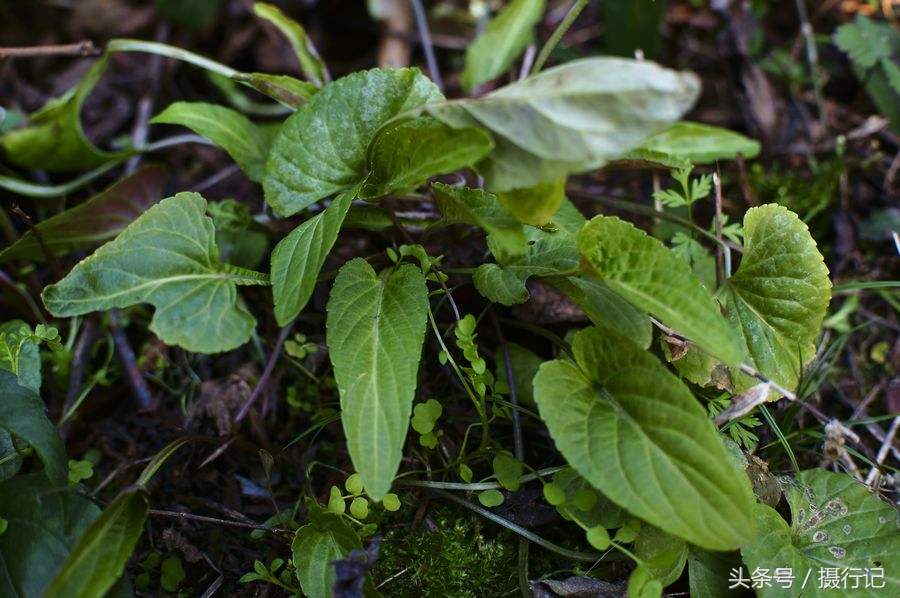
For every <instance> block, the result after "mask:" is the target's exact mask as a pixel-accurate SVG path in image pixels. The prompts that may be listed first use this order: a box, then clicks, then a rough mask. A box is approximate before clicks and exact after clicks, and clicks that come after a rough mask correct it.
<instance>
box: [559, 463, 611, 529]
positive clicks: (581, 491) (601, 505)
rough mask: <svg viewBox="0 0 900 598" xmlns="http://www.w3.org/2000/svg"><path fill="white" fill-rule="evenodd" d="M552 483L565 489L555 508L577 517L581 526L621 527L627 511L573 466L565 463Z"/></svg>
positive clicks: (573, 519) (572, 519) (562, 512)
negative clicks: (589, 482)
mask: <svg viewBox="0 0 900 598" xmlns="http://www.w3.org/2000/svg"><path fill="white" fill-rule="evenodd" d="M553 483H554V484H556V485H558V486H559V487H560V488H562V489H563V492H565V495H566V499H565V502H564V503H563V504H562V505H559V506H557V508H556V510H557V511H559V514H560V515H562V517H563V519H566V520H567V521H574V522H575V523H577V524H578V526H579V527H581V528H582V529H585V530H587V529H591V528H592V527H596V526H598V525H599V526H601V527H603V528H605V529H614V528H617V527H620V526H621V525H622V524H623V523H624V522H625V520H626V517H627V514H626V513H625V511H623V510H622V509H620V508H619V507H618V506H617V505H616V504H615V503H613V502H611V501H610V500H609V499H608V498H607V497H606V496H604V495H603V494H601V493H600V492H598V491H597V490H596V489H595V488H594V487H593V486H591V485H590V484H588V483H587V481H586V480H585V479H584V478H582V477H581V476H580V475H578V472H576V471H575V470H574V469H572V468H571V467H564V468H563V469H561V470H559V471H558V472H557V473H556V474H554V476H553Z"/></svg>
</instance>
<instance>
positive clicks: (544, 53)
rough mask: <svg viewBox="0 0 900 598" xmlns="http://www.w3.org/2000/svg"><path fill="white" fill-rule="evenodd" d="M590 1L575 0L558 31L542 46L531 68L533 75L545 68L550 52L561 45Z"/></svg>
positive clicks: (557, 28)
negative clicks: (567, 32) (563, 38)
mask: <svg viewBox="0 0 900 598" xmlns="http://www.w3.org/2000/svg"><path fill="white" fill-rule="evenodd" d="M588 2H590V0H575V4H573V5H572V8H570V9H569V12H567V13H566V16H565V17H563V20H562V21H561V22H560V24H559V25H558V26H557V27H556V31H554V32H553V35H551V36H550V39H548V40H547V43H546V44H544V47H543V48H541V53H540V54H538V57H537V60H535V61H534V67H533V68H532V69H531V74H532V75H534V74H537V73H539V72H540V70H541V69H542V68H544V63H546V62H547V59H548V58H550V54H552V53H553V50H555V49H556V46H558V45H559V42H560V41H561V40H562V37H563V36H564V35H565V34H566V31H568V30H569V27H571V26H572V23H574V22H575V19H577V18H578V15H580V14H581V11H582V10H584V7H585V6H587V4H588Z"/></svg>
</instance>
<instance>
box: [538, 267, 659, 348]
mask: <svg viewBox="0 0 900 598" xmlns="http://www.w3.org/2000/svg"><path fill="white" fill-rule="evenodd" d="M547 283H548V284H550V285H551V286H552V287H554V288H555V289H557V290H558V291H560V292H562V293H563V294H564V295H565V296H566V297H568V298H569V299H570V300H572V302H574V303H575V305H577V306H578V307H579V308H581V310H582V311H583V312H584V315H586V316H587V317H588V319H590V321H591V322H592V323H593V324H595V325H597V326H607V327H609V328H612V329H613V330H615V331H617V332H619V333H621V334H623V335H625V336H627V337H628V338H630V339H631V340H632V341H634V342H635V343H636V344H638V345H640V346H641V347H642V348H644V349H646V348H647V347H649V346H650V341H651V340H652V338H653V325H652V324H651V323H650V318H649V317H647V314H646V313H645V312H643V311H641V310H639V309H638V308H636V307H635V306H633V305H632V304H630V303H629V302H628V301H626V300H625V299H623V298H622V297H621V296H619V295H617V294H616V293H614V292H613V291H612V290H611V289H610V288H609V287H608V286H607V285H606V284H604V283H602V282H600V281H599V280H597V279H595V278H587V277H583V276H566V277H564V278H549V279H547Z"/></svg>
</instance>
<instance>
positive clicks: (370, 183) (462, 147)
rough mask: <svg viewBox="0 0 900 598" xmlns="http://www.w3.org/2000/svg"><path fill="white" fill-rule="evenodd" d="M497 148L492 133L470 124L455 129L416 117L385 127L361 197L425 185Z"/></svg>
mask: <svg viewBox="0 0 900 598" xmlns="http://www.w3.org/2000/svg"><path fill="white" fill-rule="evenodd" d="M492 147H494V142H493V141H491V137H490V135H488V134H487V133H485V132H484V131H482V130H481V129H476V128H474V127H468V128H463V129H452V128H450V127H448V126H447V125H445V124H443V123H441V122H439V121H437V120H435V119H433V118H416V119H413V120H408V121H404V122H397V123H394V124H392V125H390V126H388V127H386V128H385V129H383V130H382V131H381V132H380V133H379V134H378V137H376V138H375V140H374V142H373V143H372V148H371V150H370V151H369V158H368V167H369V171H370V172H369V176H367V177H366V182H365V183H363V186H362V190H361V191H360V194H359V196H360V197H362V198H364V199H371V198H376V197H382V196H385V195H390V194H391V193H397V192H401V191H406V190H410V189H415V188H416V187H418V186H420V185H421V184H423V183H424V182H425V181H426V180H428V178H429V177H431V176H434V175H437V174H447V173H450V172H453V171H455V170H459V169H460V168H464V167H466V166H471V165H472V164H474V163H475V162H477V161H478V160H480V159H482V158H483V157H484V156H486V155H487V153H488V152H490V151H491V148H492Z"/></svg>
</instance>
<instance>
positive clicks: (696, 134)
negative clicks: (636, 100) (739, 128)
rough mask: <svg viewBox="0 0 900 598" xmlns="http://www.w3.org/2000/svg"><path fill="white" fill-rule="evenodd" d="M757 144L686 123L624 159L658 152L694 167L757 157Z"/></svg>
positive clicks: (655, 136) (714, 128)
mask: <svg viewBox="0 0 900 598" xmlns="http://www.w3.org/2000/svg"><path fill="white" fill-rule="evenodd" d="M759 149H760V145H759V142H758V141H756V140H753V139H750V138H748V137H744V136H743V135H741V134H740V133H735V132H733V131H729V130H728V129H723V128H721V127H714V126H711V125H704V124H702V123H695V122H689V121H681V122H677V123H675V124H674V125H672V126H671V127H669V128H668V129H666V130H665V131H663V132H662V133H657V134H656V135H654V136H653V137H650V138H649V139H646V140H645V141H644V142H643V143H641V144H640V145H639V146H638V147H637V148H635V149H634V150H632V151H631V152H629V153H628V155H627V156H626V157H627V158H640V157H641V156H644V157H647V156H651V155H652V154H648V153H642V152H659V153H660V154H662V155H663V156H665V157H666V158H667V159H670V160H671V159H676V160H686V161H688V162H692V163H694V164H711V163H713V162H716V161H718V160H734V159H736V158H737V156H738V154H741V155H743V156H744V158H748V159H749V158H755V157H756V156H757V155H759Z"/></svg>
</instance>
